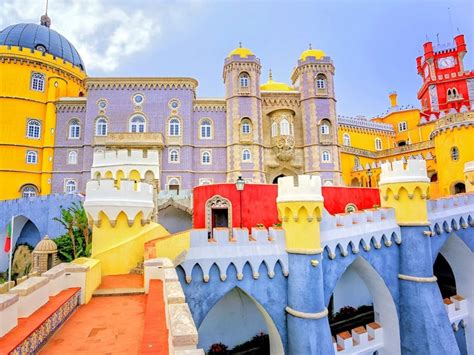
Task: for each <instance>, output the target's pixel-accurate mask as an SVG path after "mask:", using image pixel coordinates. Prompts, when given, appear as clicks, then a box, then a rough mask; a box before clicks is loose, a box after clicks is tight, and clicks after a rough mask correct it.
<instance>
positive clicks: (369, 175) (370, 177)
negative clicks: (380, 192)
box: [367, 168, 372, 187]
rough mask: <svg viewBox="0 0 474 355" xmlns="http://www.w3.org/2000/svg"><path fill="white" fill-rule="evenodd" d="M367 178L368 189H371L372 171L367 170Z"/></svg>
mask: <svg viewBox="0 0 474 355" xmlns="http://www.w3.org/2000/svg"><path fill="white" fill-rule="evenodd" d="M367 176H368V177H369V187H372V170H370V168H369V170H367Z"/></svg>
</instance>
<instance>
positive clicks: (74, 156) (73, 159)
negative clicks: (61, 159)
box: [67, 150, 77, 165]
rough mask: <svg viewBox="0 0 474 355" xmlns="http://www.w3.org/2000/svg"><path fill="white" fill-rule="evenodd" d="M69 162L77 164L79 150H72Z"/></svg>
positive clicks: (68, 156)
mask: <svg viewBox="0 0 474 355" xmlns="http://www.w3.org/2000/svg"><path fill="white" fill-rule="evenodd" d="M67 163H68V164H71V165H75V164H77V151H75V150H71V151H70V152H69V153H68V155H67Z"/></svg>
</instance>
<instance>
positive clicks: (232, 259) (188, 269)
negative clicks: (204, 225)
mask: <svg viewBox="0 0 474 355" xmlns="http://www.w3.org/2000/svg"><path fill="white" fill-rule="evenodd" d="M277 263H279V264H280V266H281V269H282V272H283V274H284V275H285V276H286V275H288V254H287V253H286V249H285V232H284V230H283V229H281V228H270V230H267V229H266V228H259V227H256V228H252V234H251V235H249V232H248V230H247V229H246V228H244V229H240V228H234V229H233V231H232V234H231V233H230V231H229V229H228V228H214V230H213V233H212V238H209V234H208V232H207V230H204V229H202V230H201V229H194V230H192V231H191V246H190V249H189V251H188V252H187V254H186V257H185V260H184V261H183V262H182V263H181V267H182V268H183V269H184V271H185V274H186V281H187V282H191V275H192V270H193V268H194V267H195V266H198V267H200V268H201V270H202V274H203V281H204V282H208V281H209V279H210V276H209V274H210V269H211V267H212V266H213V265H214V264H215V265H217V268H218V269H219V275H220V279H221V280H222V281H224V280H226V279H227V269H228V268H229V266H231V264H232V265H233V266H235V269H236V272H237V278H238V279H239V280H242V279H243V277H244V267H245V265H246V264H249V265H250V268H251V272H252V277H253V278H254V279H258V278H259V276H260V275H259V269H260V266H261V265H262V264H263V265H264V267H265V269H266V271H267V273H268V276H269V277H271V278H273V277H274V276H275V267H276V265H277Z"/></svg>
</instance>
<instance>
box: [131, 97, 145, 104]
mask: <svg viewBox="0 0 474 355" xmlns="http://www.w3.org/2000/svg"><path fill="white" fill-rule="evenodd" d="M132 101H133V103H134V104H135V105H136V106H138V105H141V104H142V103H143V101H145V96H143V94H135V95H133V96H132Z"/></svg>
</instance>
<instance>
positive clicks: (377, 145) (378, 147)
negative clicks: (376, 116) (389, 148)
mask: <svg viewBox="0 0 474 355" xmlns="http://www.w3.org/2000/svg"><path fill="white" fill-rule="evenodd" d="M375 150H382V140H381V139H380V138H375Z"/></svg>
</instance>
